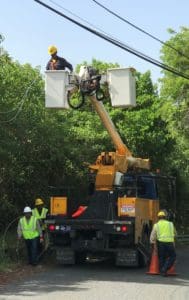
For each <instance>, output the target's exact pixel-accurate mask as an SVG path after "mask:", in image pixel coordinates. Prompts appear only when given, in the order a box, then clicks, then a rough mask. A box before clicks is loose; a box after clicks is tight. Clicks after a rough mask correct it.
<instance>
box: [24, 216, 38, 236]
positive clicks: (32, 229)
mask: <svg viewBox="0 0 189 300" xmlns="http://www.w3.org/2000/svg"><path fill="white" fill-rule="evenodd" d="M20 225H21V229H22V234H23V237H24V239H25V240H32V239H34V238H36V237H38V236H39V232H38V231H37V219H36V218H35V217H34V216H31V218H30V219H29V222H27V220H26V217H23V218H21V219H20Z"/></svg>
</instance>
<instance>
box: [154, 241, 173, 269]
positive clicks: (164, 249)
mask: <svg viewBox="0 0 189 300" xmlns="http://www.w3.org/2000/svg"><path fill="white" fill-rule="evenodd" d="M157 245H158V256H159V266H160V272H162V273H166V272H167V270H169V269H170V268H171V267H172V265H173V264H174V262H175V260H176V252H175V246H174V244H173V243H165V242H159V241H158V243H157Z"/></svg>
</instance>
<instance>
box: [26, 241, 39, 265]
mask: <svg viewBox="0 0 189 300" xmlns="http://www.w3.org/2000/svg"><path fill="white" fill-rule="evenodd" d="M25 243H26V248H27V253H28V263H29V264H31V265H36V264H37V262H38V237H36V238H34V239H31V240H25Z"/></svg>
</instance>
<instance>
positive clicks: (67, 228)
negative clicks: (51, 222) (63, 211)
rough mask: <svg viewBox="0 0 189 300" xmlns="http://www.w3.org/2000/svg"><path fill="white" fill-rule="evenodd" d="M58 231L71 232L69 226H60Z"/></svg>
mask: <svg viewBox="0 0 189 300" xmlns="http://www.w3.org/2000/svg"><path fill="white" fill-rule="evenodd" d="M60 230H61V231H64V232H67V231H70V230H71V226H69V225H61V226H60Z"/></svg>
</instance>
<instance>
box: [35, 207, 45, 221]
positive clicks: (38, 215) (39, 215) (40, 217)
mask: <svg viewBox="0 0 189 300" xmlns="http://www.w3.org/2000/svg"><path fill="white" fill-rule="evenodd" d="M47 212H48V209H47V208H45V207H43V208H42V210H41V214H39V211H38V209H37V208H34V209H32V215H33V216H34V217H36V218H37V219H38V220H41V219H45V218H46V215H47Z"/></svg>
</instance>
